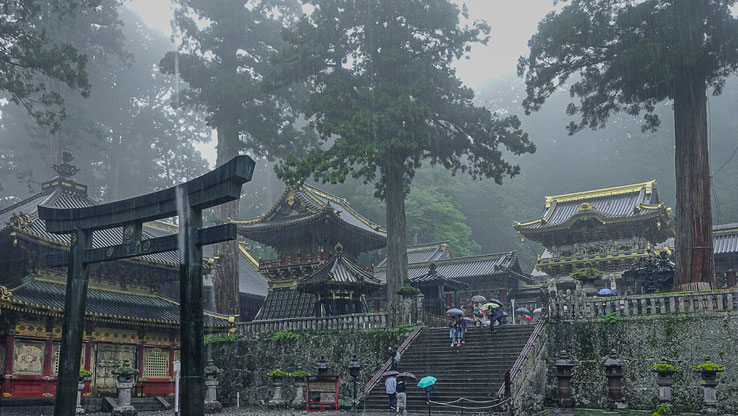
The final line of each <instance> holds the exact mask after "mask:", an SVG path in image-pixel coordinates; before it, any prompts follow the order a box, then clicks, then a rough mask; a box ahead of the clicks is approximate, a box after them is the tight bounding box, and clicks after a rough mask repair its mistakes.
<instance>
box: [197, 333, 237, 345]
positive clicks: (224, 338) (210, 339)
mask: <svg viewBox="0 0 738 416" xmlns="http://www.w3.org/2000/svg"><path fill="white" fill-rule="evenodd" d="M204 341H205V344H206V345H207V344H217V343H220V342H236V341H238V335H236V334H227V335H209V336H206V337H205V338H204Z"/></svg>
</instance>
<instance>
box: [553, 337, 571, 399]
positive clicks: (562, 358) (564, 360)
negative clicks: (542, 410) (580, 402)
mask: <svg viewBox="0 0 738 416" xmlns="http://www.w3.org/2000/svg"><path fill="white" fill-rule="evenodd" d="M554 365H555V366H556V378H557V379H558V381H559V386H558V389H557V394H556V395H557V397H558V403H559V407H561V408H564V409H569V408H572V407H574V402H573V401H572V399H571V370H572V368H574V360H572V359H571V358H570V357H569V353H567V352H566V350H561V352H560V353H559V359H558V360H556V364H554Z"/></svg>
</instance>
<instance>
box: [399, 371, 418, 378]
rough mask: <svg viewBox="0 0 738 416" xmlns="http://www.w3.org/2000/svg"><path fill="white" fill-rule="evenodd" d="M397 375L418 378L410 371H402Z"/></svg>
mask: <svg viewBox="0 0 738 416" xmlns="http://www.w3.org/2000/svg"><path fill="white" fill-rule="evenodd" d="M397 377H404V378H411V379H413V380H417V379H418V378H417V377H415V374H413V373H408V372H404V373H400V374H398V375H397Z"/></svg>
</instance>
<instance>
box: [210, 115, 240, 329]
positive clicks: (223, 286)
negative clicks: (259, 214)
mask: <svg viewBox="0 0 738 416" xmlns="http://www.w3.org/2000/svg"><path fill="white" fill-rule="evenodd" d="M236 156H238V133H237V132H235V131H234V129H233V128H226V127H223V128H218V157H217V160H216V164H217V165H218V166H221V165H223V164H224V163H226V162H228V161H229V160H231V159H233V158H234V157H236ZM218 211H219V220H220V221H222V222H224V223H225V222H227V221H228V220H229V219H236V217H237V215H238V200H235V201H231V202H227V203H225V204H223V205H221V206H220V207H219V209H218ZM215 253H216V254H218V255H219V256H220V257H219V258H218V260H217V261H216V267H215V275H214V277H213V295H214V298H215V311H216V312H218V313H222V314H226V315H238V314H239V313H240V312H239V310H240V309H239V304H238V303H239V297H238V294H239V273H238V259H239V257H238V256H239V250H238V240H233V241H227V242H225V243H220V244H217V245H216V247H215Z"/></svg>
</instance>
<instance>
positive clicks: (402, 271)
mask: <svg viewBox="0 0 738 416" xmlns="http://www.w3.org/2000/svg"><path fill="white" fill-rule="evenodd" d="M384 179H385V186H386V198H385V199H386V202H387V204H386V205H387V310H388V312H389V316H388V318H389V323H390V325H393V326H394V325H400V324H401V322H400V313H399V312H400V301H401V299H400V295H398V294H397V291H398V290H399V289H400V287H402V285H403V282H405V280H407V243H406V236H405V229H406V223H405V185H404V183H403V169H402V165H399V166H396V167H394V166H393V167H390V168H388V169H387V172H386V173H385V177H384Z"/></svg>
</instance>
